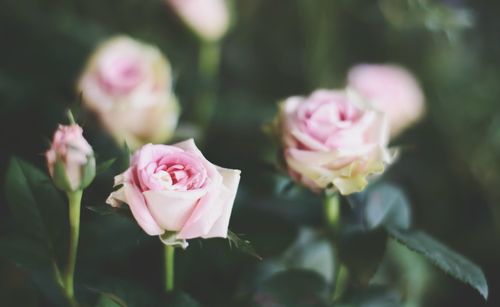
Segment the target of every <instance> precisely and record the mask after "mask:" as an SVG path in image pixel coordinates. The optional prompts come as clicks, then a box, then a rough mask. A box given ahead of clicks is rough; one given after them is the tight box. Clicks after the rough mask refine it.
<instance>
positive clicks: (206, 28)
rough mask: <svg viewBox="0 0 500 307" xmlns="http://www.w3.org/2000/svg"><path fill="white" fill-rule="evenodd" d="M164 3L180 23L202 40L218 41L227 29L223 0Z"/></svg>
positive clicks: (227, 15) (226, 13) (171, 0)
mask: <svg viewBox="0 0 500 307" xmlns="http://www.w3.org/2000/svg"><path fill="white" fill-rule="evenodd" d="M166 1H167V3H168V4H170V6H171V7H172V8H173V9H174V11H175V12H176V13H177V15H179V17H180V18H181V19H182V21H183V22H184V23H185V24H186V25H187V26H188V27H189V28H190V29H191V30H192V31H193V32H195V33H196V34H197V35H198V36H200V37H201V38H202V39H204V40H207V41H217V40H220V39H221V38H222V36H224V34H225V33H226V32H227V30H228V28H229V22H230V17H229V9H228V7H227V3H226V1H225V0H166Z"/></svg>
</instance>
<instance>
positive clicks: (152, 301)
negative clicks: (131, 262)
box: [92, 276, 170, 307]
mask: <svg viewBox="0 0 500 307" xmlns="http://www.w3.org/2000/svg"><path fill="white" fill-rule="evenodd" d="M95 287H96V288H95V289H92V290H93V291H97V292H98V293H102V294H108V295H109V294H111V293H112V296H113V297H115V298H119V301H118V302H117V301H116V300H115V303H119V304H120V303H121V304H125V306H127V307H158V306H163V305H165V304H166V302H163V301H164V300H163V299H162V298H161V297H159V296H158V295H157V294H156V293H155V292H154V291H152V289H151V288H148V287H147V286H145V285H144V284H140V283H136V282H132V281H129V280H124V279H118V278H108V277H106V276H104V277H102V278H100V279H99V281H98V282H97V285H96V286H95ZM96 289H97V290H96ZM110 299H111V298H110ZM119 306H120V305H119ZM167 306H170V305H167Z"/></svg>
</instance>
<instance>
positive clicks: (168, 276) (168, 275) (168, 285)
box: [165, 245, 175, 293]
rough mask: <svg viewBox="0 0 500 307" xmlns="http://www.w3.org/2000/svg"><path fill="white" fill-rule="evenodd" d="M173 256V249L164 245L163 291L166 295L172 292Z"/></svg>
mask: <svg viewBox="0 0 500 307" xmlns="http://www.w3.org/2000/svg"><path fill="white" fill-rule="evenodd" d="M174 256H175V247H173V246H172V245H165V291H166V292H167V293H170V292H172V291H173V290H174Z"/></svg>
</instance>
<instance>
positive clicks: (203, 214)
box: [177, 173, 224, 239]
mask: <svg viewBox="0 0 500 307" xmlns="http://www.w3.org/2000/svg"><path fill="white" fill-rule="evenodd" d="M211 179H212V180H213V181H212V182H211V183H210V184H209V185H208V186H207V191H208V192H207V193H206V194H205V196H203V197H202V198H201V199H200V200H199V202H198V204H197V205H196V208H195V209H194V211H193V213H192V214H191V216H190V217H189V218H188V220H187V221H186V224H185V225H184V227H182V229H181V231H180V232H179V234H178V235H177V238H179V239H192V238H197V237H204V236H205V235H206V234H207V233H208V232H209V231H210V229H211V228H212V227H213V225H214V224H215V222H216V221H217V220H218V219H219V217H220V216H221V214H222V212H223V209H224V207H223V204H220V203H218V202H217V201H218V199H219V195H220V193H221V189H224V185H223V184H222V176H221V175H220V174H219V173H215V174H214V176H212V178H211Z"/></svg>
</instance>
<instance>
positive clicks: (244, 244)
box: [227, 230, 262, 260]
mask: <svg viewBox="0 0 500 307" xmlns="http://www.w3.org/2000/svg"><path fill="white" fill-rule="evenodd" d="M227 239H228V240H229V245H230V246H231V247H232V246H234V247H236V248H237V249H239V250H240V251H242V252H243V253H245V254H248V255H250V256H253V257H255V258H257V259H259V260H262V257H261V256H259V254H257V252H256V251H255V249H254V247H253V246H252V243H250V241H248V240H243V239H241V238H240V237H238V235H236V234H235V233H234V232H232V231H231V230H228V231H227Z"/></svg>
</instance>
